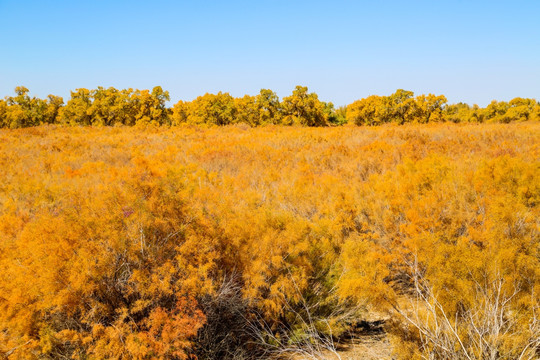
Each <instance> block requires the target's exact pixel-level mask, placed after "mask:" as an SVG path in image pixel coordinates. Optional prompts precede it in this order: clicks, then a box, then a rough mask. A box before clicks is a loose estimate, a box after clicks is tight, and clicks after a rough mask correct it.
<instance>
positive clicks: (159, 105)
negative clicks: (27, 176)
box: [0, 86, 540, 128]
mask: <svg viewBox="0 0 540 360" xmlns="http://www.w3.org/2000/svg"><path fill="white" fill-rule="evenodd" d="M28 93H29V91H28V89H27V88H25V87H22V86H20V87H17V88H16V89H15V94H16V96H8V97H6V98H5V99H4V100H0V127H6V128H20V127H29V126H37V125H40V124H53V123H59V124H70V125H106V126H107V125H108V126H110V125H117V124H122V125H136V124H149V123H154V124H159V125H179V124H182V123H187V124H212V125H228V124H236V123H245V124H249V125H251V126H258V125H265V124H283V125H302V126H330V125H342V124H344V123H347V122H349V123H354V124H356V125H380V124H384V123H397V124H404V123H411V122H412V123H428V122H441V121H451V122H503V123H508V122H512V121H526V120H535V119H536V120H538V119H540V103H538V102H537V101H536V100H534V99H524V98H515V99H513V100H511V101H510V102H505V101H495V100H494V101H492V102H491V104H489V105H488V106H487V107H485V108H480V107H479V106H478V105H473V106H470V105H468V104H464V103H458V104H448V103H447V99H446V97H445V96H444V95H433V94H428V95H419V96H416V97H415V96H414V93H413V92H412V91H407V90H402V89H399V90H397V91H396V92H395V93H394V94H392V95H389V96H379V95H372V96H369V97H367V98H364V99H361V100H357V101H355V102H353V103H352V104H349V105H348V106H346V107H345V106H344V107H340V108H338V109H336V108H335V107H334V105H333V104H332V103H331V102H324V101H320V100H319V97H318V95H317V94H316V93H310V92H308V88H307V87H305V86H297V87H296V88H295V89H294V90H293V92H292V94H291V95H290V96H287V97H284V98H283V99H282V100H281V101H280V99H279V97H278V96H277V95H276V93H275V92H273V91H271V90H268V89H262V90H261V91H260V93H259V94H258V95H255V96H251V95H245V96H244V97H239V98H235V97H233V96H231V95H230V94H229V93H223V92H219V93H217V94H209V93H207V94H205V95H203V96H199V97H197V98H196V99H195V100H193V101H182V100H181V101H179V102H178V103H176V104H175V105H174V106H173V107H172V108H169V107H167V102H168V101H169V100H170V97H169V92H168V91H164V90H163V89H162V88H161V87H160V86H156V87H154V88H153V89H152V91H149V90H133V89H124V90H117V89H115V88H112V87H111V88H108V89H105V88H103V87H98V88H97V89H94V90H88V89H77V90H76V91H72V92H71V98H70V99H69V100H68V101H67V103H66V104H65V105H64V100H63V99H62V98H61V97H59V96H55V95H49V96H48V97H47V99H45V100H43V99H39V98H36V97H30V96H29V95H28Z"/></svg>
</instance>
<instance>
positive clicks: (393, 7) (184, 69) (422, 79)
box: [0, 0, 540, 106]
mask: <svg viewBox="0 0 540 360" xmlns="http://www.w3.org/2000/svg"><path fill="white" fill-rule="evenodd" d="M539 14H540V1H533V0H531V1H519V0H518V1H512V2H510V1H408V2H406V1H384V2H383V1H343V0H335V1H331V2H330V1H285V0H272V1H270V0H268V1H189V2H188V1H165V0H157V1H151V2H150V1H102V0H97V1H24V0H23V1H13V0H0V18H1V19H2V20H1V21H0V34H1V35H2V45H1V46H0V98H2V97H4V96H6V95H11V94H13V89H14V88H15V86H17V85H24V86H26V87H28V88H29V89H30V93H31V95H36V96H38V97H42V98H43V97H45V96H47V95H48V94H55V95H60V96H63V97H64V100H67V99H68V98H69V91H70V90H74V89H76V88H81V87H84V88H95V87H97V86H104V87H109V86H114V87H116V88H138V89H148V88H152V87H153V86H155V85H161V86H162V87H163V88H164V89H165V90H168V91H169V92H170V94H171V100H172V102H176V101H178V100H180V99H183V100H192V99H193V98H195V97H197V96H198V95H202V94H204V93H206V92H218V91H226V92H230V93H231V95H233V96H242V95H244V94H256V93H258V92H259V90H260V89H261V88H268V89H272V90H274V91H276V92H277V94H278V95H279V96H280V97H283V96H287V95H288V94H290V93H291V91H292V89H293V88H294V86H295V85H305V86H308V87H309V90H310V91H314V92H316V93H317V94H319V98H320V99H321V100H324V101H332V102H333V103H334V104H336V105H338V106H339V105H345V104H348V103H350V102H352V101H354V100H356V99H360V98H363V97H366V96H368V95H371V94H378V95H387V94H390V93H392V92H394V91H395V90H396V89H398V88H403V89H407V90H412V91H414V92H415V93H416V94H421V93H435V94H444V95H446V96H447V98H448V100H449V102H451V103H454V102H459V101H463V102H467V103H471V104H472V103H477V104H479V105H481V106H485V105H486V104H488V103H489V101H491V100H492V99H497V100H510V99H512V98H513V97H517V96H520V97H532V98H536V99H537V100H540V20H539Z"/></svg>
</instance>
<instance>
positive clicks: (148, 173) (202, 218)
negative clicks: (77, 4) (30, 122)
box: [0, 91, 540, 359]
mask: <svg viewBox="0 0 540 360" xmlns="http://www.w3.org/2000/svg"><path fill="white" fill-rule="evenodd" d="M80 95H81V99H82V100H81V104H84V99H83V98H84V96H86V95H85V92H84V91H82V92H81V91H80ZM267 95H268V94H266V95H265V96H267ZM402 95H403V96H401V99H402V100H403V99H405V100H403V101H405V102H406V101H407V100H406V98H407V97H409V95H407V94H402ZM115 96H116V95H115ZM221 96H222V97H223V102H221V103H220V104H228V103H229V102H231V101H232V103H234V101H235V100H234V99H233V100H231V99H229V97H228V96H227V94H221ZM261 96H262V95H261ZM209 99H210V98H208V99H205V100H200V104H201V106H202V105H204V106H202V108H204V109H208V107H207V105H208V103H207V102H206V100H209ZM266 99H267V100H268V99H270V100H269V101H272V96H271V94H270V96H267V97H266ZM402 100H400V101H402ZM243 101H244V102H245V103H247V104H251V105H249V106H252V107H251V108H250V109H251V110H250V111H248V113H247V115H245V116H248V117H250V116H251V117H252V118H253V119H258V120H254V121H255V122H259V123H263V122H267V121H269V120H264V119H270V118H271V116H270V117H267V116H266V115H265V114H268V112H269V111H270V110H269V109H270V108H271V106H270V105H268V104H267V103H266V105H260V107H259V105H257V104H259V103H261V102H262V100H261V99H260V98H258V99H257V98H256V99H251V98H246V99H243ZM430 101H431V100H430ZM425 103H429V101H428V100H426V101H425ZM253 104H255V105H253ZM77 106H79V105H77ZM80 106H81V108H82V109H83V108H85V105H80ZM208 106H210V105H208ZM220 106H221V105H220ZM224 106H225V105H224ZM246 106H247V105H246ZM272 106H273V105H272ZM1 108H2V105H1V103H0V111H2V110H1ZM66 108H67V107H66ZM220 108H221V107H220ZM70 109H72V110H73V113H78V114H79V113H80V114H81V116H82V118H84V116H85V115H84V114H88V112H87V111H88V108H86V110H85V111H82V110H81V111H79V110H78V108H77V107H76V106H75V105H73V107H70ZM210 109H212V106H210ZM256 109H257V110H258V111H255V110H256ZM179 111H180V110H178V109H175V113H176V114H180V112H179ZM201 111H202V110H201ZM204 111H206V110H204ZM317 111H318V110H317ZM407 111H409V110H406V109H405V110H403V112H404V113H407ZM256 114H259V115H258V117H257V115H256ZM261 114H262V115H261ZM99 116H104V117H103V119H105V120H103V121H105V122H106V121H108V120H106V119H107V117H106V114H104V115H99ZM437 116H438V115H437ZM82 118H81V119H82ZM143 118H144V116H142V117H140V119H143ZM84 121H86V120H81V122H84ZM141 121H142V122H143V123H147V121H146V120H141ZM178 122H180V123H182V122H184V121H182V120H178ZM188 122H189V121H188ZM539 130H540V127H539V125H538V124H537V123H530V122H524V123H516V124H512V125H505V124H482V125H477V124H468V125H459V124H451V123H447V124H436V125H429V124H428V125H407V126H402V127H398V126H393V125H387V126H381V127H371V128H366V127H363V128H359V127H351V126H343V127H334V128H314V129H308V128H298V127H280V126H266V127H259V128H253V129H252V128H246V127H240V126H234V125H233V126H227V127H222V128H201V127H197V126H193V125H188V124H186V125H182V126H178V127H174V128H166V127H150V126H147V127H141V126H139V127H98V128H95V127H59V126H41V127H35V128H29V129H20V130H0V166H1V168H2V172H0V239H1V241H0V268H2V271H1V272H0V351H1V352H2V353H3V354H4V355H5V356H6V357H8V358H9V359H37V358H60V357H72V358H80V359H83V358H88V359H109V358H116V359H185V358H187V357H188V356H190V355H191V354H192V353H193V351H194V350H193V349H194V344H193V341H194V340H193V339H194V338H195V336H196V335H197V334H198V332H200V331H204V323H205V321H206V319H205V314H204V313H203V312H202V310H201V307H200V301H201V299H204V298H205V296H212V295H213V294H214V293H215V292H216V291H217V290H218V289H219V287H220V286H221V284H222V283H223V282H224V280H225V279H231V278H232V279H234V281H235V282H236V286H238V287H239V288H240V289H241V295H242V296H243V298H244V299H245V301H246V302H247V303H248V304H250V306H251V308H250V309H251V310H250V311H253V312H254V313H255V315H256V316H260V317H262V318H263V319H264V322H265V324H267V325H268V328H269V330H268V331H272V332H274V334H273V336H274V337H276V338H277V337H278V335H279V333H280V332H283V331H285V330H284V329H285V328H284V327H283V324H286V325H287V327H286V329H289V330H292V331H294V332H295V336H296V337H297V338H298V337H301V334H299V331H300V330H301V326H300V325H298V324H297V323H296V322H297V321H298V317H299V316H306V317H310V321H312V322H313V324H315V325H314V326H315V327H316V328H317V329H320V331H321V332H324V331H326V330H325V329H323V327H319V325H318V324H327V325H325V326H330V327H331V328H332V329H331V330H332V331H333V330H335V331H336V334H339V332H340V331H343V329H346V328H347V326H349V325H350V324H351V321H352V320H351V318H350V317H349V318H345V317H343V316H341V315H340V314H341V313H339V312H338V311H337V310H338V309H343V307H349V308H350V309H354V311H355V312H354V316H355V317H356V318H357V319H361V318H362V316H365V315H366V313H365V312H364V313H362V311H358V309H364V310H363V311H369V310H370V309H375V308H376V309H377V310H378V311H383V312H389V313H391V314H394V315H396V316H402V317H399V318H397V319H401V320H400V321H399V322H398V323H397V325H396V326H395V327H394V330H393V331H394V338H395V339H396V343H395V347H394V348H395V349H396V351H398V352H399V351H401V356H402V357H405V358H406V357H408V356H414V355H415V354H416V355H417V356H421V355H425V356H429V354H432V356H434V357H435V358H437V356H439V354H441V353H440V351H439V350H440V349H439V348H438V346H440V343H438V342H435V341H431V340H430V338H429V337H427V336H423V335H422V333H420V331H424V332H425V333H427V334H429V333H430V332H433V331H435V330H434V329H436V328H437V326H439V327H438V328H437V329H442V330H444V331H446V332H441V334H447V335H448V334H449V335H448V336H447V339H448V341H447V342H445V343H444V344H453V345H456V344H458V345H456V346H460V345H459V343H458V342H457V340H456V339H457V338H456V337H452V336H453V335H452V329H454V330H455V331H456V333H458V335H459V340H460V341H461V342H462V344H463V346H460V347H458V348H456V349H455V350H456V353H458V352H459V351H461V352H462V353H465V352H466V353H467V354H468V355H469V356H470V357H471V358H478V359H480V358H482V356H485V351H491V350H492V349H493V348H495V349H497V351H499V353H501V354H508V355H507V357H508V358H515V357H516V354H518V352H520V351H523V352H524V353H525V354H526V355H528V354H533V355H534V351H537V349H538V347H536V348H535V347H534V346H538V345H534V344H533V345H526V344H529V343H530V342H531V339H534V338H535V337H536V338H538V334H539V333H538V332H537V328H535V327H534V326H536V325H535V324H534V321H533V320H534V319H535V316H537V315H535V314H537V311H538V307H539V305H540V304H539V297H538V296H537V294H538V293H539V292H540V280H539V279H540V266H539V261H540V258H539V254H540V248H539V246H540V245H539V236H538V235H539V228H538V226H539V224H538V219H539V218H540V216H539V215H540V214H539V206H540V162H539V160H540V146H539V145H538V144H540V131H539ZM498 284H499V285H498ZM496 285H497V286H496ZM418 289H420V290H421V291H417V290H418ZM419 296H420V297H419ZM422 296H424V297H423V298H422ZM494 298H499V299H507V300H508V299H509V300H508V301H507V303H506V305H505V307H504V309H503V310H501V311H502V313H501V314H502V315H501V316H503V317H504V319H510V320H511V321H509V322H507V323H505V324H506V325H504V324H503V326H502V327H501V329H500V331H499V333H497V334H491V333H490V334H487V333H486V334H485V335H484V337H483V338H482V339H483V340H482V341H484V343H485V344H487V345H485V346H484V347H478V346H476V345H475V344H476V343H477V342H478V341H477V342H475V340H474V339H477V338H475V337H474V336H473V335H474V333H473V332H474V329H473V328H472V327H471V321H472V320H474V321H472V323H473V324H476V325H478V324H484V321H485V320H486V319H488V318H489V314H490V312H489V311H488V310H489V309H491V308H490V304H491V303H490V301H491V299H494ZM410 299H413V300H414V299H419V301H418V302H415V303H420V302H422V301H423V302H422V303H423V304H424V305H423V306H420V307H418V308H414V307H411V306H410V304H409V302H408V300H410ZM408 304H409V305H408ZM429 304H440V305H441V309H442V310H441V309H439V310H436V311H435V312H432V313H429V311H427V310H426V309H428V305H429ZM482 304H484V306H482ZM415 310H416V313H415V312H414V311H415ZM243 315H245V316H246V317H249V315H250V314H243ZM413 315H417V317H414V316H413ZM434 315H437V316H439V317H438V318H437V319H439V318H440V316H444V315H446V316H447V317H448V318H449V319H450V320H449V322H448V323H445V324H443V325H440V323H437V322H436V321H434ZM405 316H408V317H409V318H410V319H412V320H415V321H416V325H411V324H410V323H408V322H407V321H406V319H405ZM471 319H472V320H471ZM328 324H329V325H328ZM406 324H409V325H406ZM486 326H487V325H486ZM419 329H421V330H419ZM442 330H441V331H442ZM441 338H443V337H441ZM445 339H446V338H445ZM452 341H454V342H452ZM484 343H483V344H484ZM195 345H196V344H195ZM526 346H528V348H525V347H526ZM485 349H488V350H485ZM437 351H439V352H437ZM398 355H399V354H398ZM518 355H519V354H518ZM443 357H444V356H443V355H440V356H439V357H438V358H443Z"/></svg>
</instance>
